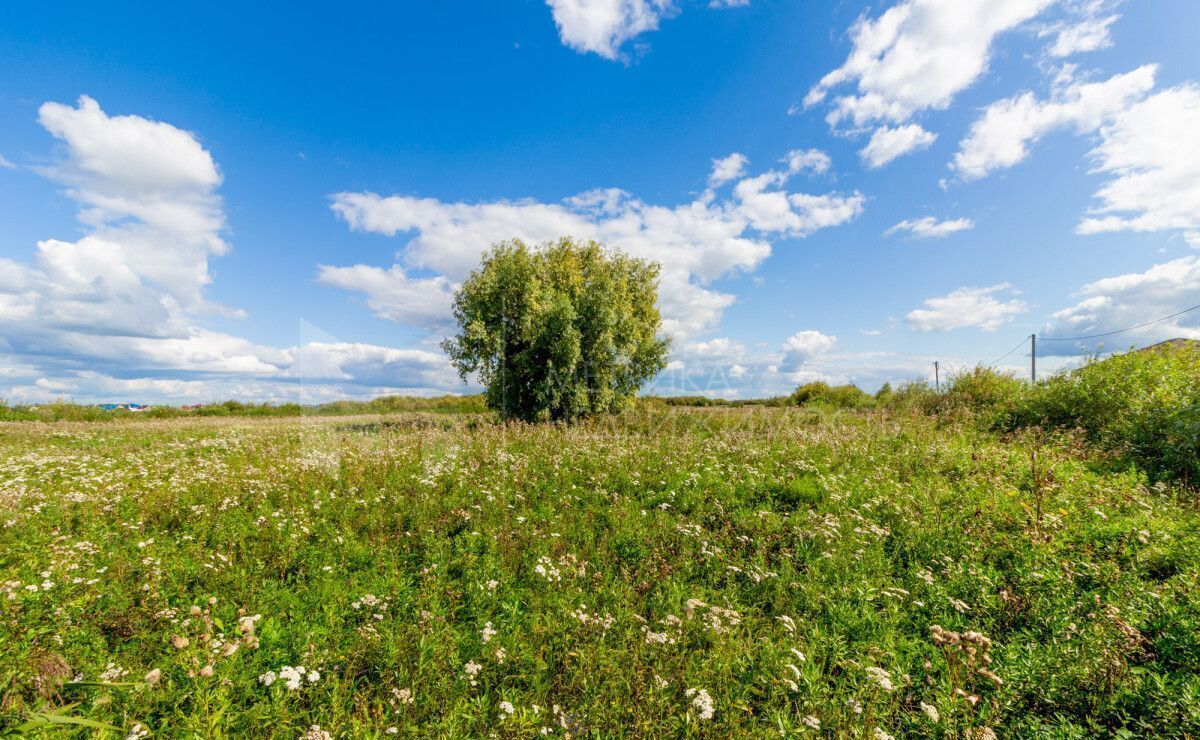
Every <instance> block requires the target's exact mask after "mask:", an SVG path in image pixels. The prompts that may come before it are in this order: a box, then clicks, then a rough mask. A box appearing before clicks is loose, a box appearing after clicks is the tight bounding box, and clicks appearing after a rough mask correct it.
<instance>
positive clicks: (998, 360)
mask: <svg viewBox="0 0 1200 740" xmlns="http://www.w3.org/2000/svg"><path fill="white" fill-rule="evenodd" d="M1028 341H1029V337H1026V338H1024V339H1022V340H1021V343H1020V344H1018V345H1017V346H1016V347H1013V348H1012V349H1010V350H1009V351H1007V352H1005V353H1004V354H1002V355H1000V356H999V357H997V358H996V359H994V360H992V361H991V362H987V363H984V367H990V366H991V365H995V364H996V363H997V362H1000V361H1001V360H1003V359H1004V358H1006V357H1008V356H1009V355H1011V354H1012V353H1013V352H1016V351H1017V350H1019V349H1021V348H1022V347H1024V346H1025V343H1026V342H1028Z"/></svg>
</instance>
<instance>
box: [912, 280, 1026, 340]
mask: <svg viewBox="0 0 1200 740" xmlns="http://www.w3.org/2000/svg"><path fill="white" fill-rule="evenodd" d="M1012 292H1013V288H1012V286H1011V285H1009V284H1008V283H1000V284H998V285H992V286H990V287H987V288H959V289H958V290H956V291H954V292H952V293H950V294H948V295H944V296H940V297H937V298H929V299H927V300H926V301H925V308H918V309H915V310H913V311H910V312H909V314H908V316H906V317H905V321H907V322H908V325H909V326H911V327H912V328H913V329H915V330H917V331H923V332H925V331H950V330H952V329H963V328H968V327H970V328H976V329H980V330H982V331H995V330H996V329H999V328H1000V327H1001V326H1004V325H1005V324H1007V323H1009V322H1010V321H1012V320H1013V319H1014V318H1015V317H1016V316H1018V315H1020V314H1022V313H1024V312H1025V311H1026V310H1027V307H1026V305H1025V303H1024V302H1023V301H1021V300H1018V299H1015V298H1013V299H1011V300H1002V299H999V298H997V295H998V294H1002V293H1012Z"/></svg>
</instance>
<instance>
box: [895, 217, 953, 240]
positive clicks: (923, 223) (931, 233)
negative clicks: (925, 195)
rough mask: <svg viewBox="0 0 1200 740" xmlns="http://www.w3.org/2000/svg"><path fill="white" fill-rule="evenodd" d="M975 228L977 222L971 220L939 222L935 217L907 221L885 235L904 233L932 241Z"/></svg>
mask: <svg viewBox="0 0 1200 740" xmlns="http://www.w3.org/2000/svg"><path fill="white" fill-rule="evenodd" d="M973 228H975V222H974V221H972V220H971V219H969V218H956V219H953V220H951V219H947V220H945V221H938V220H937V219H936V218H934V217H933V216H925V217H923V218H915V219H914V218H909V219H905V220H903V221H901V222H900V223H898V224H896V225H895V226H893V227H892V228H890V229H888V230H887V231H885V232H884V235H885V236H891V235H892V234H898V233H900V232H902V231H904V232H908V234H909V235H910V236H912V237H914V238H917V239H930V238H941V237H946V236H950V235H951V234H954V233H957V232H959V231H967V230H969V229H973Z"/></svg>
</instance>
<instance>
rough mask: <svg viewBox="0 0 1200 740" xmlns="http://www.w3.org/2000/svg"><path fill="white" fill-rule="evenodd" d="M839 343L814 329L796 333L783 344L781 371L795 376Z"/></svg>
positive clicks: (832, 337)
mask: <svg viewBox="0 0 1200 740" xmlns="http://www.w3.org/2000/svg"><path fill="white" fill-rule="evenodd" d="M837 342H838V340H837V337H834V336H830V335H828V334H822V333H821V332H819V331H815V330H812V329H808V330H805V331H799V332H796V333H795V334H793V335H792V336H790V337H788V338H787V341H785V342H784V343H783V359H782V360H781V361H780V363H779V366H778V367H779V371H780V372H782V373H785V374H789V375H795V374H796V373H799V372H801V371H803V370H804V368H805V366H806V365H807V364H808V363H809V362H812V361H813V360H815V359H817V358H818V357H820V356H822V355H824V354H827V353H828V352H829V351H830V350H832V349H833V348H834V347H836V346H837Z"/></svg>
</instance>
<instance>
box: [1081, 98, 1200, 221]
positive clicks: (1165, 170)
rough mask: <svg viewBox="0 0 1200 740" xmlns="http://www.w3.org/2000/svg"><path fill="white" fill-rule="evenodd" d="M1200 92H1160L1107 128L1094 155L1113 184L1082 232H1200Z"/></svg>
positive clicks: (1103, 189)
mask: <svg viewBox="0 0 1200 740" xmlns="http://www.w3.org/2000/svg"><path fill="white" fill-rule="evenodd" d="M1197 131H1200V88H1198V87H1196V86H1195V85H1192V84H1186V85H1181V86H1178V87H1173V88H1170V89H1168V90H1164V91H1162V92H1159V93H1156V94H1154V95H1151V96H1150V97H1147V98H1146V99H1145V100H1142V101H1141V102H1139V103H1137V104H1135V105H1132V106H1130V107H1129V108H1128V109H1126V110H1124V111H1122V112H1120V113H1119V114H1117V115H1116V116H1115V117H1114V118H1113V120H1112V122H1111V123H1109V124H1107V125H1105V126H1103V127H1101V129H1100V144H1099V145H1098V146H1097V147H1096V148H1095V149H1093V150H1092V151H1091V153H1090V155H1089V156H1090V157H1091V158H1092V160H1093V161H1094V162H1095V168H1094V171H1095V172H1100V173H1104V174H1107V175H1109V176H1110V179H1109V181H1108V182H1107V183H1105V184H1104V186H1103V187H1101V188H1100V190H1099V191H1098V192H1097V193H1096V197H1097V198H1099V199H1100V205H1099V206H1097V207H1096V208H1095V209H1094V210H1093V211H1092V215H1091V216H1089V217H1088V218H1085V219H1084V220H1083V221H1082V222H1080V224H1079V226H1078V227H1077V229H1076V230H1077V231H1078V232H1079V233H1081V234H1095V233H1100V232H1111V231H1163V230H1168V229H1184V230H1188V231H1195V230H1196V229H1200V147H1198V146H1196V145H1195V141H1196V132H1197Z"/></svg>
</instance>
